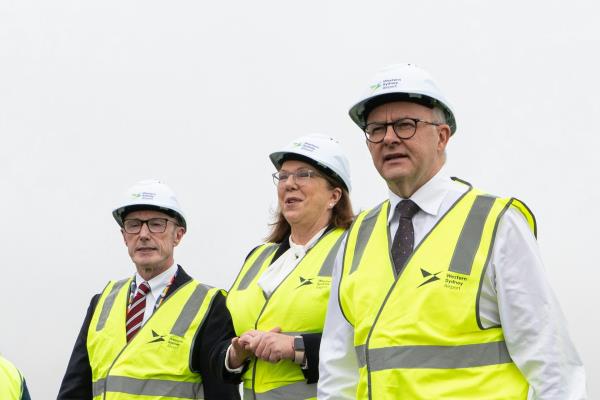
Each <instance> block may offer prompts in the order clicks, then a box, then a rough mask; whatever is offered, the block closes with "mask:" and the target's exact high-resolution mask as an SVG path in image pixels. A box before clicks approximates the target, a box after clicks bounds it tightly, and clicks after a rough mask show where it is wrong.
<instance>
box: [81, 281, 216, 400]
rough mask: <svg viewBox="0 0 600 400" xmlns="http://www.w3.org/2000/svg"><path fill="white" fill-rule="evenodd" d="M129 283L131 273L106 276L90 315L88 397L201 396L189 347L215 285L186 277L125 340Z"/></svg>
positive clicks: (112, 398) (209, 302)
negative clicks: (110, 278) (109, 279)
mask: <svg viewBox="0 0 600 400" xmlns="http://www.w3.org/2000/svg"><path fill="white" fill-rule="evenodd" d="M130 284H131V278H130V279H124V280H121V281H118V282H115V281H112V282H110V283H109V284H108V285H107V286H106V288H105V289H104V291H103V292H102V295H101V296H100V299H99V301H98V304H97V305H96V309H95V310H94V315H93V316H92V319H91V321H90V326H89V330H88V336H87V349H88V354H89V358H90V366H91V368H92V384H93V395H94V399H95V400H98V399H111V400H116V399H131V398H132V395H136V397H135V398H140V399H142V398H143V399H144V400H146V399H148V400H150V399H168V400H176V399H179V400H180V399H202V398H204V395H203V389H202V378H201V376H200V374H198V373H197V372H195V371H192V369H191V351H192V344H193V341H194V335H195V334H196V332H197V331H198V329H199V327H200V325H201V324H202V322H203V321H204V318H205V316H206V313H207V312H208V309H209V307H210V304H211V303H212V300H213V298H214V296H215V295H216V294H217V293H218V292H219V289H215V288H211V287H209V286H206V285H203V284H201V283H199V282H197V281H195V280H190V281H189V282H187V283H185V284H184V285H182V286H181V287H179V288H178V289H177V290H176V291H175V292H173V293H172V294H171V295H170V296H169V297H167V298H166V299H165V300H164V302H163V303H162V304H161V306H160V307H159V308H158V309H157V310H156V311H155V312H154V314H152V316H151V317H150V318H149V319H148V321H146V323H145V324H144V326H142V327H141V328H140V330H139V331H138V332H137V334H136V335H135V336H134V337H133V338H132V339H131V340H130V342H129V343H127V339H126V336H125V318H126V313H127V301H128V298H127V296H128V292H129V286H130ZM137 396H140V397H137Z"/></svg>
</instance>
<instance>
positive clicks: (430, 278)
mask: <svg viewBox="0 0 600 400" xmlns="http://www.w3.org/2000/svg"><path fill="white" fill-rule="evenodd" d="M442 272H443V271H438V272H429V271H427V270H426V269H424V268H421V275H423V281H422V282H421V284H420V285H419V286H417V287H418V288H420V287H421V286H425V285H427V284H429V283H433V282H435V281H439V280H441V279H442V278H440V277H439V275H440V274H441V273H442ZM467 279H469V277H468V276H466V275H462V274H457V273H454V272H450V271H446V278H445V279H444V287H445V288H447V289H451V290H460V289H461V288H462V286H463V284H464V283H465V282H466V281H467Z"/></svg>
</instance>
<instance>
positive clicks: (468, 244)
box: [448, 196, 496, 275]
mask: <svg viewBox="0 0 600 400" xmlns="http://www.w3.org/2000/svg"><path fill="white" fill-rule="evenodd" d="M495 200H496V198H495V197H492V196H477V198H476V199H475V202H474V203H473V206H472V207H471V211H469V215H468V216H467V220H466V222H465V225H464V226H463V228H462V231H461V232H460V237H459V238H458V242H457V244H456V247H455V248H454V254H452V261H450V268H449V269H448V270H449V271H452V272H457V273H459V274H464V275H470V274H471V267H472V266H473V260H474V259H475V253H477V249H478V248H479V243H481V236H482V233H483V226H484V225H485V220H486V219H487V216H488V215H489V213H490V211H491V210H492V206H493V205H494V201H495Z"/></svg>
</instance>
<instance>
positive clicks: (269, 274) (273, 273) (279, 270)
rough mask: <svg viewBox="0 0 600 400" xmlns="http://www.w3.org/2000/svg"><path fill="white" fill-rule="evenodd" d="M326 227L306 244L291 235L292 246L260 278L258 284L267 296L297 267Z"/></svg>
mask: <svg viewBox="0 0 600 400" xmlns="http://www.w3.org/2000/svg"><path fill="white" fill-rule="evenodd" d="M325 229H326V228H323V229H321V230H320V231H319V232H317V233H316V235H314V236H313V237H312V238H311V239H310V240H309V241H308V243H306V244H305V245H301V244H296V243H294V241H293V240H292V236H291V235H290V238H289V241H290V248H289V249H287V250H286V251H285V252H284V253H283V254H282V255H281V256H279V258H277V260H275V261H274V262H273V264H271V265H269V266H268V267H267V269H266V270H265V271H264V272H263V274H262V275H261V276H260V278H259V279H258V286H260V287H261V289H262V290H263V292H264V293H265V295H266V296H267V297H271V294H272V293H273V291H274V290H275V289H276V288H277V286H279V285H280V284H281V282H283V280H284V279H285V278H286V277H287V276H288V275H289V274H290V272H292V271H293V270H294V268H296V265H298V264H299V263H300V261H302V259H303V258H304V256H305V255H306V252H307V251H308V250H309V249H310V248H311V247H313V246H314V245H315V243H316V242H317V240H319V238H320V237H321V235H322V234H323V232H325Z"/></svg>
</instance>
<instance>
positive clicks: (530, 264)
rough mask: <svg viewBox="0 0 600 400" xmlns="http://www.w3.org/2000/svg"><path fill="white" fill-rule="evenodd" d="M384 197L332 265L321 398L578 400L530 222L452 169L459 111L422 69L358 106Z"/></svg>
mask: <svg viewBox="0 0 600 400" xmlns="http://www.w3.org/2000/svg"><path fill="white" fill-rule="evenodd" d="M350 117H351V118H352V120H353V121H354V122H355V123H356V124H357V125H358V126H359V127H360V128H361V129H362V130H363V131H364V134H365V136H366V143H367V147H368V149H369V152H370V153H371V156H372V159H373V164H374V165H375V168H376V169H377V171H378V172H379V174H380V175H381V177H382V178H383V179H384V180H385V182H386V183H387V185H388V188H389V197H388V199H386V200H385V201H384V202H383V203H381V204H379V205H378V206H376V207H374V208H373V209H371V210H367V211H364V212H362V213H361V214H360V215H359V216H358V217H357V219H356V221H355V223H354V225H353V226H352V227H351V229H350V231H349V233H348V236H347V240H346V244H345V248H344V249H343V250H342V251H341V252H340V254H339V255H338V257H337V260H336V265H335V267H334V268H335V271H334V280H333V284H332V289H331V293H332V295H331V297H330V302H329V305H328V314H327V319H326V322H325V329H324V333H323V340H322V343H321V353H320V366H319V370H320V374H321V375H320V380H319V393H318V398H319V399H353V398H361V399H362V398H369V399H377V400H379V399H486V400H489V399H526V398H527V397H528V393H529V396H530V398H532V399H584V398H585V397H586V394H585V375H584V370H583V366H582V363H581V360H580V358H579V356H578V354H577V352H576V350H575V348H574V346H573V344H572V342H571V340H570V339H569V336H568V333H567V330H566V328H565V326H566V323H565V320H564V317H563V316H562V314H561V311H560V308H559V305H558V304H557V301H556V299H555V297H554V294H553V292H552V291H551V289H550V287H549V284H548V280H547V278H546V277H545V275H544V268H543V265H542V262H541V258H540V253H539V249H538V246H537V243H536V239H535V234H536V228H535V219H534V217H533V214H532V213H531V211H530V210H529V209H528V208H527V207H526V206H525V204H524V203H522V202H521V201H519V200H517V199H515V198H498V197H495V196H492V195H489V194H487V193H484V192H482V191H480V190H478V189H475V188H472V187H471V186H470V185H469V184H468V183H466V182H464V181H461V180H457V179H451V178H449V176H448V175H447V172H446V171H445V170H444V164H445V160H446V146H447V145H448V142H449V140H450V138H451V136H452V135H453V134H454V133H455V132H456V128H457V125H456V119H455V117H454V112H453V111H452V108H451V106H450V104H449V102H448V101H447V100H446V98H445V96H443V95H442V93H441V91H440V90H439V88H438V86H437V84H436V83H435V81H434V80H433V79H432V78H431V76H430V75H429V74H428V73H427V72H425V71H423V70H422V69H420V68H418V67H416V66H414V65H409V64H402V65H394V66H391V67H388V68H386V69H384V70H383V71H381V72H380V73H378V74H377V75H376V76H375V77H374V78H373V79H372V80H371V81H370V82H369V85H368V89H367V91H366V93H365V94H364V95H363V96H362V98H361V99H360V100H359V101H358V102H357V103H356V104H355V105H354V106H352V108H351V109H350Z"/></svg>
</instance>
